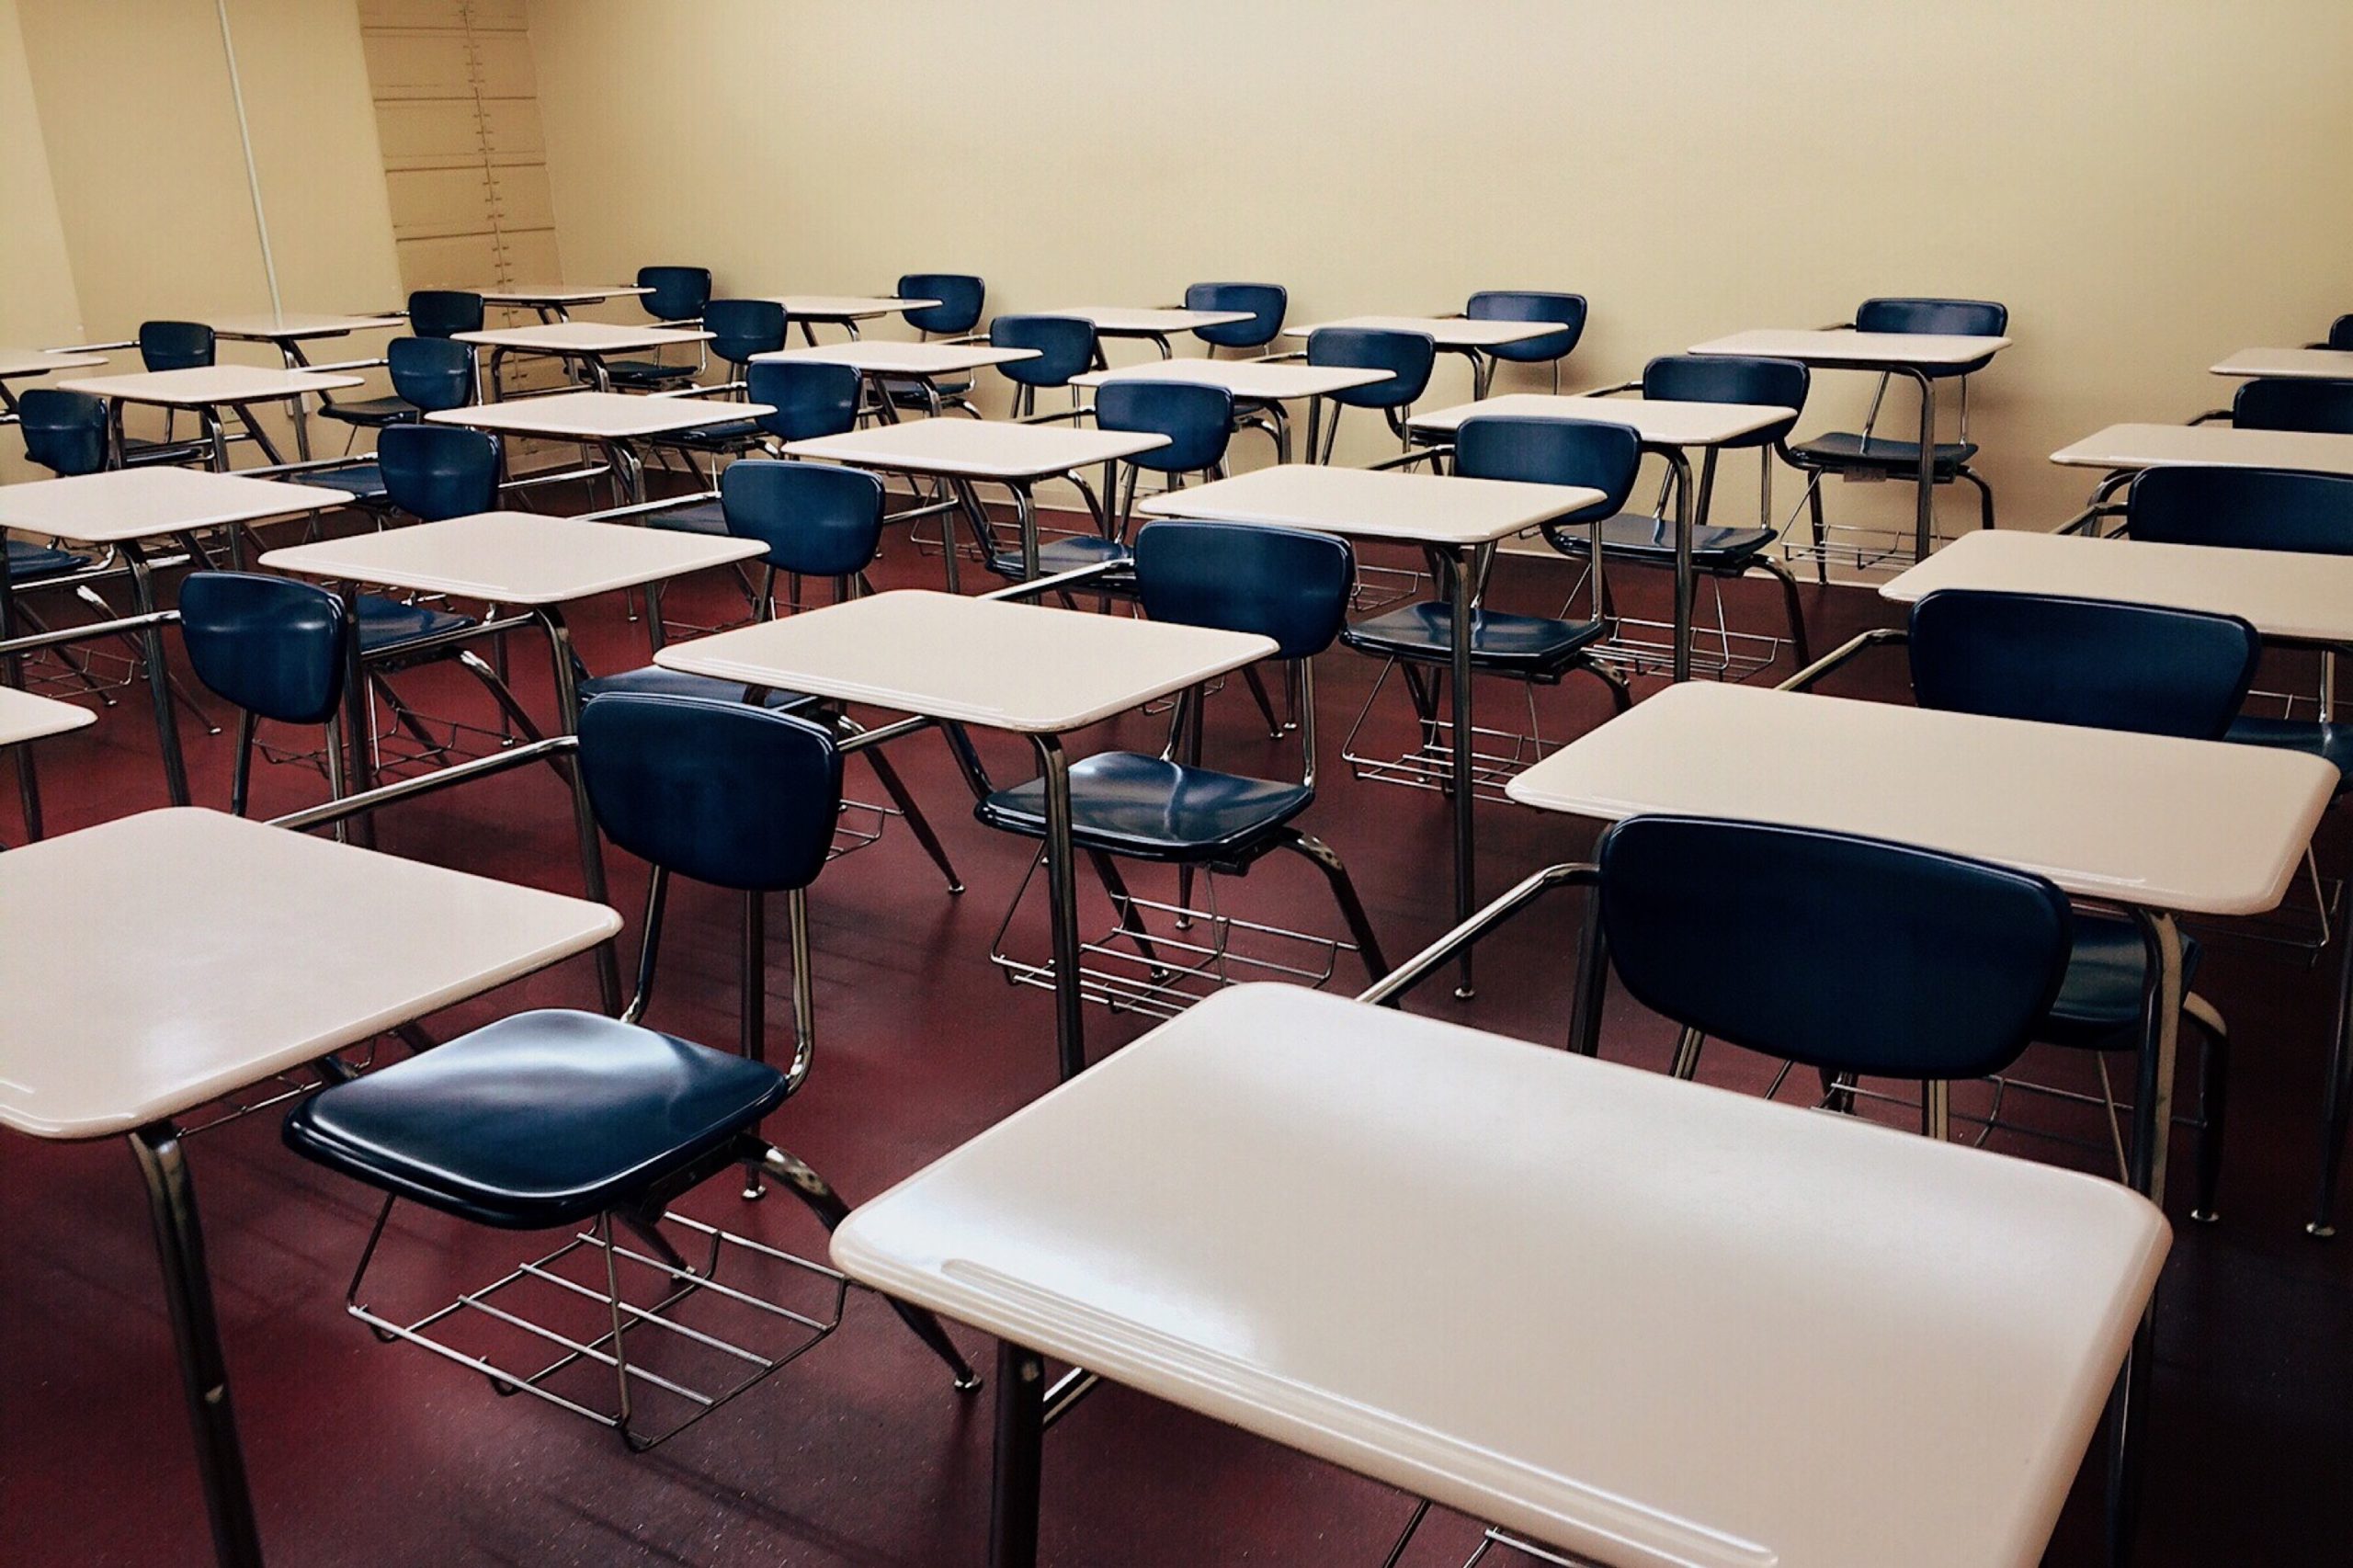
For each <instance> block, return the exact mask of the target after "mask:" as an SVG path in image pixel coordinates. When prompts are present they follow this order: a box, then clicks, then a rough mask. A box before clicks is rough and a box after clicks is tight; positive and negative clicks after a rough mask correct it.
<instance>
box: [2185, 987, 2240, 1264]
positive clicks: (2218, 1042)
mask: <svg viewBox="0 0 2353 1568" xmlns="http://www.w3.org/2000/svg"><path fill="white" fill-rule="evenodd" d="M2181 1010H2182V1011H2183V1012H2184V1013H2186V1014H2188V1016H2189V1017H2193V1018H2195V1019H2197V1020H2198V1027H2199V1028H2200V1030H2201V1031H2202V1032H2203V1034H2204V1036H2205V1041H2204V1047H2203V1049H2202V1050H2201V1051H2200V1053H2199V1078H2198V1120H2199V1128H2198V1169H2197V1176H2198V1183H2197V1191H2196V1193H2195V1195H2194V1196H2193V1198H2192V1200H2191V1202H2190V1206H2189V1217H2190V1218H2191V1219H2193V1220H2195V1221H2198V1222H2199V1223H2200V1224H2201V1225H2211V1224H2212V1223H2213V1222H2214V1221H2215V1218H2216V1211H2215V1209H2214V1188H2215V1186H2216V1184H2217V1183H2219V1182H2220V1181H2221V1179H2222V1123H2223V1120H2224V1117H2225V1114H2226V1113H2227V1111H2228V1110H2229V1108H2230V1056H2231V1029H2230V1026H2229V1025H2228V1024H2227V1023H2225V1022H2224V1021H2223V1019H2222V1014H2220V1013H2218V1012H2216V1011H2215V1010H2214V1005H2213V1004H2212V1003H2211V1002H2209V1001H2207V1000H2206V998H2204V997H2203V996H2200V995H2199V994H2196V993H2195V992H2193V993H2191V994H2189V995H2188V996H2185V997H2183V998H2182V1003H2181Z"/></svg>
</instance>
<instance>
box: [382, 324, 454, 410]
mask: <svg viewBox="0 0 2353 1568" xmlns="http://www.w3.org/2000/svg"><path fill="white" fill-rule="evenodd" d="M384 363H385V367H386V369H389V370H390V371H391V372H392V390H393V391H394V392H398V393H400V395H401V396H403V397H404V398H406V399H407V400H408V401H409V402H411V403H415V404H416V406H417V407H419V408H421V409H423V410H424V411H425V412H426V413H427V414H434V413H438V412H439V411H440V410H442V409H445V408H463V407H464V406H465V405H466V404H467V403H471V402H472V401H473V395H474V357H473V353H472V350H471V349H469V348H467V347H466V346H465V345H464V344H462V343H452V342H450V341H449V339H448V338H446V337H395V338H393V339H392V342H390V343H388V344H386V345H385V346H384Z"/></svg>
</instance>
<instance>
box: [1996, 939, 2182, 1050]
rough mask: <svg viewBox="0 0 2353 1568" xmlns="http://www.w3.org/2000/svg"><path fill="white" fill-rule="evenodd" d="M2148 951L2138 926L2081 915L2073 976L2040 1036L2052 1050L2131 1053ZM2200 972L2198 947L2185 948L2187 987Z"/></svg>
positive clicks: (2071, 958) (2070, 966) (2070, 962)
mask: <svg viewBox="0 0 2353 1568" xmlns="http://www.w3.org/2000/svg"><path fill="white" fill-rule="evenodd" d="M2148 959H2149V955H2148V949H2146V948H2145V947H2143V945H2142V941H2141V933H2140V932H2139V931H2138V930H2137V929H2136V928H2134V926H2133V925H2132V922H2131V921H2130V920H2125V919H2121V918H2120V917H2118V916H2116V915H2092V914H2086V913H2084V912H2082V911H2080V910H2079V911H2077V912H2076V915H2075V947H2074V949H2072V950H2071V951H2070V952H2069V953H2068V955H2067V977H2066V979H2064V980H2063V981H2061V982H2060V983H2059V998H2058V1000H2057V1001H2055V1002H2053V1003H2052V1005H2051V1012H2050V1014H2049V1016H2048V1017H2045V1018H2044V1019H2043V1021H2042V1022H2041V1023H2040V1025H2038V1026H2037V1027H2036V1028H2035V1031H2034V1037H2035V1039H2037V1040H2042V1041H2044V1042H2046V1043H2048V1044H2052V1045H2063V1046H2071V1047H2074V1048H2076V1049H2078V1050H2086V1051H2121V1050H2128V1049H2131V1048H2132V1047H2133V1046H2134V1044H2135V1040H2136V1036H2137V1034H2138V1031H2139V1029H2140V1028H2141V980H2142V976H2143V974H2144V973H2145V972H2146V970H2147V965H2148ZM2197 973H2198V942H2197V940H2196V938H2194V937H2183V938H2182V943H2181V986H2182V989H2183V990H2184V991H2185V992H2186V991H2188V989H2189V983H2190V982H2191V981H2192V980H2193V979H2195V978H2196V976H2197Z"/></svg>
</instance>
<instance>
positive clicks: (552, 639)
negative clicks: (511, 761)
mask: <svg viewBox="0 0 2353 1568" xmlns="http://www.w3.org/2000/svg"><path fill="white" fill-rule="evenodd" d="M649 610H650V607H649ZM531 614H532V616H533V617H534V618H535V619H537V620H538V621H539V623H540V627H541V628H542V629H543V630H544V631H546V632H547V634H548V653H549V656H550V660H551V663H552V664H553V665H554V666H555V702H556V719H557V722H559V723H561V724H563V733H565V734H567V735H576V734H578V733H580V676H579V671H578V669H577V668H576V667H575V666H574V664H573V661H572V630H571V628H570V627H568V626H566V625H565V624H564V619H563V611H562V610H560V609H558V608H556V607H555V606H553V605H540V606H538V607H537V608H534V609H533V610H532V611H531ZM564 772H565V775H566V777H567V778H568V779H569V780H570V782H571V785H572V824H573V829H574V833H575V834H576V835H578V838H579V841H580V882H581V888H582V891H583V892H584V893H585V895H586V897H587V898H588V900H589V902H591V903H611V902H612V901H611V899H610V898H609V897H608V894H607V892H606V887H605V846H604V841H603V840H602V839H600V838H599V837H598V836H597V813H596V811H595V809H594V808H593V807H591V806H590V805H589V803H588V780H587V778H585V776H584V775H583V774H582V772H581V769H580V757H579V754H577V753H574V755H573V756H570V757H569V758H567V759H566V761H565V765H564ZM614 941H615V938H613V937H607V938H606V939H605V940H604V941H601V942H599V943H597V947H596V949H595V957H596V962H597V1000H599V1001H600V1002H602V1003H603V1004H604V1007H605V1012H606V1014H607V1016H608V1017H620V1010H621V969H620V956H619V954H618V952H617V951H616V949H615V948H614V945H613V944H614Z"/></svg>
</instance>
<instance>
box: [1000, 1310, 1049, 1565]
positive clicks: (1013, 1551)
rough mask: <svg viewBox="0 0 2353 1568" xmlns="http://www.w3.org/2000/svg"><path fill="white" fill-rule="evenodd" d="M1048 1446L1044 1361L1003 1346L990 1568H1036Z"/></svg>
mask: <svg viewBox="0 0 2353 1568" xmlns="http://www.w3.org/2000/svg"><path fill="white" fill-rule="evenodd" d="M1045 1444H1046V1362H1045V1358H1044V1357H1042V1356H1040V1355H1039V1354H1038V1353H1037V1352H1036V1351H1035V1350H1030V1349H1028V1348H1025V1347H1024V1346H1018V1345H1016V1344H1014V1343H1013V1342H1012V1341H1010V1340H1000V1341H998V1343H997V1347H996V1452H995V1460H994V1461H993V1463H992V1465H991V1467H990V1477H989V1568H1036V1564H1037V1562H1038V1497H1039V1491H1040V1483H1041V1481H1042V1480H1043V1475H1044V1470H1045V1457H1046V1456H1045Z"/></svg>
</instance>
